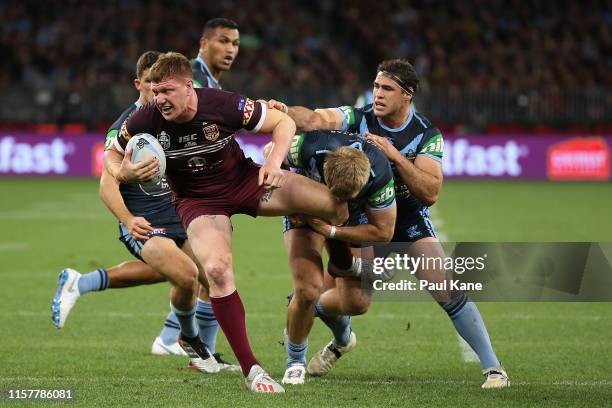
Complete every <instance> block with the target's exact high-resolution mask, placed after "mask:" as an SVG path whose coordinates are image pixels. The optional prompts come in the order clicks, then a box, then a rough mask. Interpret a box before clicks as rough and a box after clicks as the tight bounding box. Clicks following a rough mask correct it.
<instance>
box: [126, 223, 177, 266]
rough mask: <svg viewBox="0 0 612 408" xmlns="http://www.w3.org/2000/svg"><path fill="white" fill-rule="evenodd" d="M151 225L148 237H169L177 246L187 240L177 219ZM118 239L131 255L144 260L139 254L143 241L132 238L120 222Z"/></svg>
mask: <svg viewBox="0 0 612 408" xmlns="http://www.w3.org/2000/svg"><path fill="white" fill-rule="evenodd" d="M152 227H153V231H152V232H150V233H149V234H147V236H148V237H165V238H170V239H171V240H173V241H174V242H175V243H176V246H177V247H179V248H182V247H183V244H184V243H185V241H187V234H186V233H185V230H184V229H183V226H182V225H181V223H180V221H178V220H170V221H169V222H160V223H156V224H152ZM119 241H121V242H123V244H124V245H125V247H126V248H127V250H128V251H130V253H131V254H132V255H134V256H135V257H136V258H138V259H140V260H141V261H143V262H144V260H143V259H142V257H141V256H140V251H141V250H142V247H143V246H144V244H145V242H143V241H138V240H137V239H134V237H132V236H131V235H130V233H129V232H128V230H127V228H126V227H125V225H123V224H122V223H119Z"/></svg>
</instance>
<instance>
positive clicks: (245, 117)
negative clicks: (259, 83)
mask: <svg viewBox="0 0 612 408" xmlns="http://www.w3.org/2000/svg"><path fill="white" fill-rule="evenodd" d="M253 112H255V101H254V100H252V99H249V98H246V102H245V103H244V110H243V111H242V126H246V125H247V124H248V123H249V120H251V116H253Z"/></svg>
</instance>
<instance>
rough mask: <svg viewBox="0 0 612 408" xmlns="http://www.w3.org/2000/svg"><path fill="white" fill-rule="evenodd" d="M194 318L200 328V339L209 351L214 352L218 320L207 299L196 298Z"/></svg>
mask: <svg viewBox="0 0 612 408" xmlns="http://www.w3.org/2000/svg"><path fill="white" fill-rule="evenodd" d="M196 307H197V309H196V320H197V321H198V326H199V328H200V339H201V340H202V342H203V343H204V344H206V347H208V350H209V351H210V352H211V353H215V352H216V347H217V333H218V332H219V322H217V318H216V317H215V313H214V312H213V310H212V305H211V304H210V302H209V301H204V300H200V299H198V300H197V306H196Z"/></svg>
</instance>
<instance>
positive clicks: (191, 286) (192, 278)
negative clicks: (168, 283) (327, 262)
mask: <svg viewBox="0 0 612 408" xmlns="http://www.w3.org/2000/svg"><path fill="white" fill-rule="evenodd" d="M173 268H174V269H175V272H174V273H173V275H174V276H175V279H174V284H175V285H176V286H178V287H179V288H181V289H183V290H195V289H196V287H197V284H198V268H197V267H196V266H195V265H194V264H193V262H176V263H175V265H174V266H173Z"/></svg>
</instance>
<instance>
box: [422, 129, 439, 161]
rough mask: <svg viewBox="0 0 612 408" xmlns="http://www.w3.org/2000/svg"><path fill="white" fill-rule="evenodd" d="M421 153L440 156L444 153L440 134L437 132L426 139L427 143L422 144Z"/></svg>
mask: <svg viewBox="0 0 612 408" xmlns="http://www.w3.org/2000/svg"><path fill="white" fill-rule="evenodd" d="M421 153H427V154H430V155H432V156H436V157H440V158H441V157H442V154H443V153H444V140H443V139H442V135H441V134H437V135H435V136H434V137H432V138H431V139H429V140H428V141H427V143H426V144H425V145H424V146H423V150H421Z"/></svg>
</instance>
